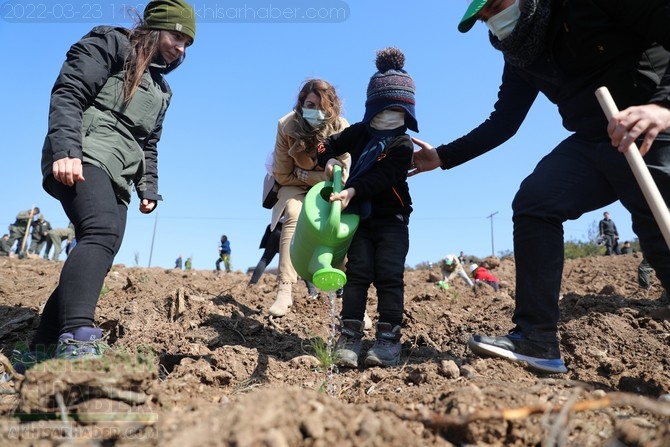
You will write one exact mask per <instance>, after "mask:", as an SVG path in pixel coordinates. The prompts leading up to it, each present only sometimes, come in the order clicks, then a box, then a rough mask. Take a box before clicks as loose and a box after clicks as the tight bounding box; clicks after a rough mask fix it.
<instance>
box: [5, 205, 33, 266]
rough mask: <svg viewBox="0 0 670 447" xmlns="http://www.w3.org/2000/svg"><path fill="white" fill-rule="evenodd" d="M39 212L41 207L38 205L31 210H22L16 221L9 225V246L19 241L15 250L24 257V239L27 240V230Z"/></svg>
mask: <svg viewBox="0 0 670 447" xmlns="http://www.w3.org/2000/svg"><path fill="white" fill-rule="evenodd" d="M39 213H40V209H39V208H38V207H36V206H34V207H32V208H31V209H29V210H26V211H21V212H20V213H19V214H17V215H16V220H15V221H14V223H13V224H11V225H10V226H9V240H8V243H9V246H10V248H11V247H12V246H13V245H14V241H17V242H16V249H15V250H14V252H15V253H16V254H17V255H21V257H23V255H24V252H25V249H26V248H25V246H24V245H25V244H24V241H25V240H26V234H27V231H29V229H30V226H31V225H32V224H33V222H34V221H35V217H37V215H38V214H39Z"/></svg>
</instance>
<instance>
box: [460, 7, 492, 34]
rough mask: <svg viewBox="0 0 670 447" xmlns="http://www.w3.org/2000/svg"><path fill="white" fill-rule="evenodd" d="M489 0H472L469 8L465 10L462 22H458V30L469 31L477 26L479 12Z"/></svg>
mask: <svg viewBox="0 0 670 447" xmlns="http://www.w3.org/2000/svg"><path fill="white" fill-rule="evenodd" d="M487 1H488V0H472V2H471V3H470V6H468V10H467V11H465V14H464V15H463V18H462V19H461V22H460V23H459V24H458V30H459V31H460V32H462V33H467V32H468V31H470V30H471V29H472V27H473V26H475V23H476V22H477V17H475V16H476V15H477V13H478V12H479V11H481V9H482V8H483V7H484V5H485V4H486V2H487Z"/></svg>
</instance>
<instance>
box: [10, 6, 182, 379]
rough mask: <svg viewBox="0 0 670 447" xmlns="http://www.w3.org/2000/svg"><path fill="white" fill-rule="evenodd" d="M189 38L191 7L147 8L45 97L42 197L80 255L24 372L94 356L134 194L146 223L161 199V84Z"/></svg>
mask: <svg viewBox="0 0 670 447" xmlns="http://www.w3.org/2000/svg"><path fill="white" fill-rule="evenodd" d="M194 38H195V15H194V11H193V8H192V7H191V5H189V4H188V3H186V2H185V1H184V0H152V1H151V2H149V3H148V4H147V6H146V8H145V10H144V16H143V20H141V21H140V23H139V24H138V25H137V26H136V27H135V28H134V29H132V30H128V29H125V28H120V27H107V26H99V27H96V28H94V29H93V30H91V32H89V33H88V34H87V35H86V36H84V37H83V38H82V39H81V40H79V41H78V42H77V43H75V44H74V45H73V46H72V47H71V48H70V50H69V51H68V53H67V57H66V60H65V62H64V64H63V66H62V68H61V71H60V74H59V76H58V79H57V80H56V83H55V85H54V87H53V90H52V92H51V105H50V109H49V130H48V134H47V136H46V139H45V142H44V148H43V150H42V173H43V176H44V177H43V186H44V189H45V190H46V191H47V192H48V193H49V194H50V195H52V196H53V197H55V198H56V199H58V200H59V201H60V202H61V205H62V206H63V209H64V211H65V213H66V214H67V216H68V218H69V219H70V221H71V222H72V223H73V224H74V226H75V233H76V234H77V246H76V248H75V249H73V250H72V252H71V253H70V255H69V256H68V257H67V260H66V261H65V263H64V265H63V270H62V272H61V277H60V281H59V284H58V286H57V287H56V289H55V290H54V291H53V293H52V294H51V296H50V297H49V300H48V301H47V303H46V306H45V308H44V312H43V313H42V318H41V320H40V324H39V327H38V329H37V332H36V334H35V336H34V338H33V340H32V342H31V345H30V348H29V350H30V352H29V353H28V355H27V357H28V358H26V355H24V356H23V357H24V358H23V360H24V362H23V364H24V366H30V363H31V360H33V361H36V360H39V359H41V358H44V357H45V356H54V355H55V356H56V357H58V358H66V359H76V358H81V357H87V356H99V355H100V353H101V352H100V345H101V343H100V340H101V338H102V331H101V330H100V329H99V328H96V327H94V314H95V308H96V305H97V302H98V297H99V295H100V290H101V289H102V285H103V281H104V279H105V276H106V275H107V272H108V271H109V269H110V268H111V266H112V262H113V261H114V256H115V255H116V253H117V252H118V251H119V248H120V246H121V241H122V239H123V234H124V231H125V225H126V216H127V211H128V204H129V202H130V192H131V190H132V189H133V188H134V189H135V190H136V191H137V194H138V196H139V199H140V204H139V209H140V212H142V213H145V214H146V213H151V212H152V211H153V210H154V209H155V208H156V205H157V201H158V200H161V199H162V198H161V196H160V195H159V194H158V173H157V148H156V144H157V142H158V140H159V139H160V135H161V130H162V123H163V118H164V116H165V112H166V110H167V107H168V104H169V102H170V98H171V96H172V92H171V91H170V88H169V86H168V84H167V82H166V81H165V79H164V75H165V74H166V73H169V72H170V71H172V70H173V69H175V68H176V67H177V66H179V65H180V64H181V63H182V62H183V60H184V57H185V51H186V47H188V46H189V45H191V44H192V43H193V40H194ZM54 348H55V352H54Z"/></svg>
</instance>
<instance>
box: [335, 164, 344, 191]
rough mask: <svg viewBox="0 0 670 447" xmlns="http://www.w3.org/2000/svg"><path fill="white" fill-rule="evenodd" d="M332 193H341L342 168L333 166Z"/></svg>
mask: <svg viewBox="0 0 670 447" xmlns="http://www.w3.org/2000/svg"><path fill="white" fill-rule="evenodd" d="M333 192H334V193H338V192H342V166H340V165H333Z"/></svg>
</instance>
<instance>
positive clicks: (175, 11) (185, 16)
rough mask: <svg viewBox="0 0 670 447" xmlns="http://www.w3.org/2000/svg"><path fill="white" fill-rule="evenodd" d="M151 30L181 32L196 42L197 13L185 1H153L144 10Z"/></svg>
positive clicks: (145, 18)
mask: <svg viewBox="0 0 670 447" xmlns="http://www.w3.org/2000/svg"><path fill="white" fill-rule="evenodd" d="M144 23H146V25H147V26H148V27H149V28H152V29H160V30H167V31H179V32H180V33H184V34H186V35H187V36H189V37H190V38H191V39H193V40H195V12H194V11H193V7H192V6H191V5H189V4H188V3H186V2H185V1H184V0H151V1H150V2H149V4H148V5H147V6H146V8H144Z"/></svg>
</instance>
